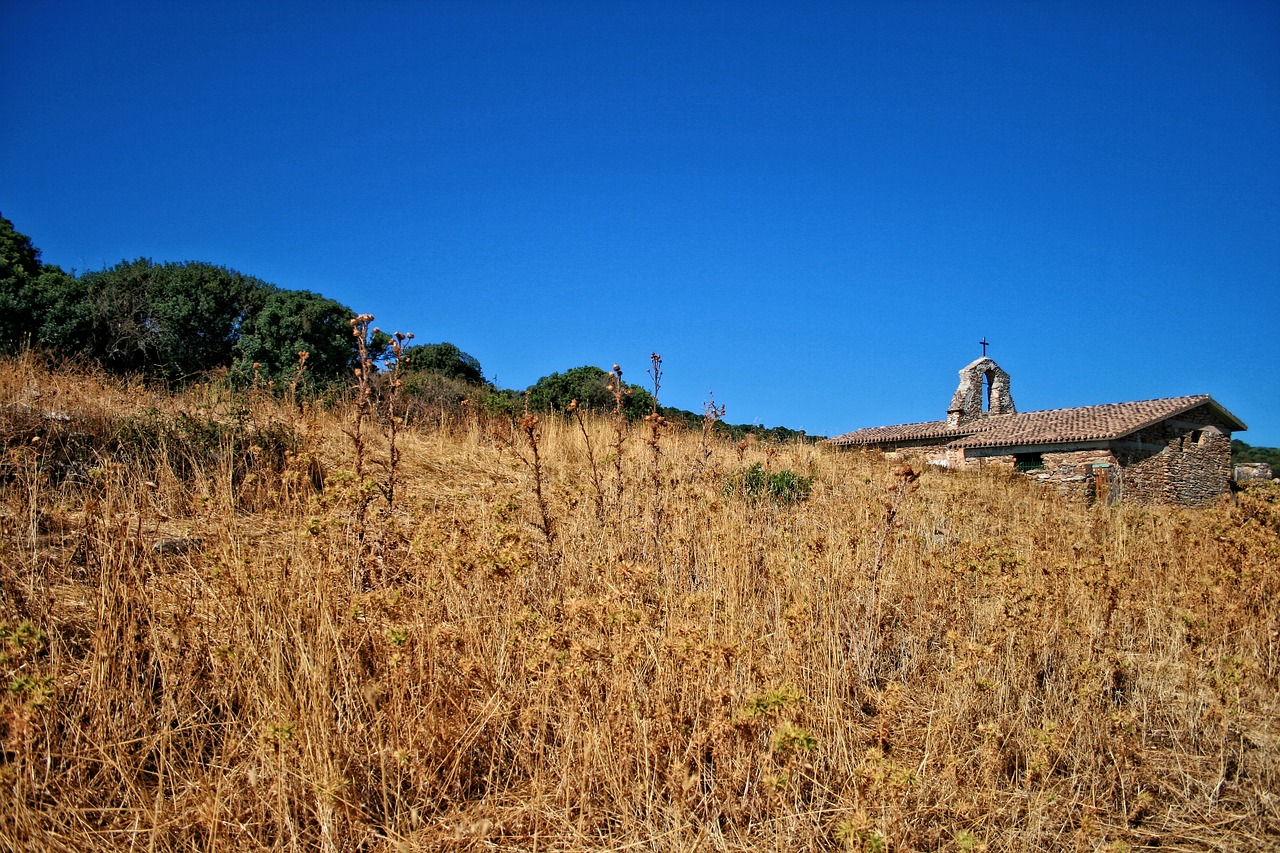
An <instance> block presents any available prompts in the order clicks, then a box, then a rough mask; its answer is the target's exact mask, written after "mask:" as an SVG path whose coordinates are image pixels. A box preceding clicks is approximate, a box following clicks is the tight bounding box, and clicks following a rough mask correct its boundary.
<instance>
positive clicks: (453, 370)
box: [404, 342, 484, 385]
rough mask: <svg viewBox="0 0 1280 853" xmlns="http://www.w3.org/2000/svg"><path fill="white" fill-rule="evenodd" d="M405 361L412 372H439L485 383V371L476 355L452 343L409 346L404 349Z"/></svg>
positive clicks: (451, 377) (471, 381)
mask: <svg viewBox="0 0 1280 853" xmlns="http://www.w3.org/2000/svg"><path fill="white" fill-rule="evenodd" d="M404 363H405V368H406V369H407V370H408V371H409V372H411V373H437V374H439V375H441V376H447V377H449V378H450V379H460V380H462V381H463V382H468V383H470V384H472V385H482V384H484V372H483V371H482V370H481V369H480V362H479V361H478V360H477V359H476V357H475V356H473V355H469V354H467V353H465V352H463V351H462V350H460V349H458V348H457V347H456V346H454V345H453V344H451V343H447V342H446V343H441V344H421V345H419V346H412V347H409V348H408V349H406V350H405V351H404Z"/></svg>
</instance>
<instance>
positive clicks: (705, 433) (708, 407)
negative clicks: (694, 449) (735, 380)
mask: <svg viewBox="0 0 1280 853" xmlns="http://www.w3.org/2000/svg"><path fill="white" fill-rule="evenodd" d="M707 398H708V399H707V401H706V402H705V403H703V404H702V436H701V437H700V439H699V441H698V457H697V459H696V460H695V461H694V466H693V470H694V473H695V474H700V473H702V472H703V471H704V470H706V467H707V464H708V463H709V462H710V461H711V439H712V436H713V435H714V433H715V429H716V424H717V423H719V422H720V421H722V420H724V415H725V411H726V410H725V407H724V406H723V405H720V406H717V405H716V395H715V392H714V391H708V392H707Z"/></svg>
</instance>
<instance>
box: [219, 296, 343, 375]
mask: <svg viewBox="0 0 1280 853" xmlns="http://www.w3.org/2000/svg"><path fill="white" fill-rule="evenodd" d="M353 316H355V315H354V312H353V311H352V310H351V309H350V308H348V307H347V306H345V305H343V304H341V303H340V302H335V301H334V300H332V299H328V298H326V297H324V296H321V295H320V294H318V293H311V292H309V291H306V290H282V289H280V288H277V287H271V286H270V285H268V286H267V287H265V288H263V289H262V290H260V291H259V292H258V293H256V294H255V298H254V304H253V305H252V306H251V309H250V310H249V311H248V312H247V313H246V315H245V317H244V320H243V322H242V323H241V324H240V335H239V338H238V340H237V341H236V342H235V344H234V346H233V348H232V349H233V354H234V369H235V372H236V373H237V374H239V375H241V376H248V375H251V374H252V372H253V365H254V364H259V365H261V367H260V368H259V370H260V372H261V373H262V374H263V375H265V376H269V377H276V378H281V377H285V376H289V375H292V373H293V372H294V370H295V369H296V368H297V364H298V353H299V352H305V353H307V365H306V366H307V371H308V372H309V375H310V376H312V377H313V378H315V379H317V380H321V381H328V380H331V379H337V378H340V377H345V376H346V375H347V372H348V371H349V370H350V369H351V367H352V366H353V365H354V364H355V359H356V351H355V342H354V339H353V337H352V335H351V324H350V320H351V318H352V317H353Z"/></svg>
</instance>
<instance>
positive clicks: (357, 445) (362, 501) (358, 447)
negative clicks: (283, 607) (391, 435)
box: [344, 314, 374, 575]
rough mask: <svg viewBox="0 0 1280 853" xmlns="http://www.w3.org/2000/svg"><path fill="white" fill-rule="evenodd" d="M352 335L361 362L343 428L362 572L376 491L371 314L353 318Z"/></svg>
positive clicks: (357, 567)
mask: <svg viewBox="0 0 1280 853" xmlns="http://www.w3.org/2000/svg"><path fill="white" fill-rule="evenodd" d="M350 322H351V335H352V337H353V338H355V342H356V355H357V358H358V359H359V364H358V365H357V366H356V367H355V368H354V369H353V372H354V373H355V379H356V385H355V393H356V398H355V402H354V405H353V406H352V408H351V423H350V424H349V425H348V426H347V427H346V428H345V429H344V432H345V433H346V434H347V436H348V437H349V438H350V439H351V444H352V446H353V448H354V450H355V475H356V476H355V479H356V498H355V516H356V554H355V561H354V570H355V572H356V574H357V575H358V574H360V572H361V569H362V567H363V565H364V543H365V537H366V536H367V534H368V520H367V515H368V512H369V502H370V501H372V500H373V492H372V490H371V489H370V488H369V487H368V484H366V483H365V477H364V466H365V453H366V441H365V434H364V425H365V421H367V420H369V419H370V417H371V416H372V415H373V372H374V364H373V356H372V354H371V353H370V351H369V324H370V323H372V322H373V315H372V314H361V315H359V316H357V317H352V318H351V321H350Z"/></svg>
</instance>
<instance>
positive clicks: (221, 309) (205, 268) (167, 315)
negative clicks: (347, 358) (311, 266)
mask: <svg viewBox="0 0 1280 853" xmlns="http://www.w3.org/2000/svg"><path fill="white" fill-rule="evenodd" d="M269 287H270V285H268V284H266V282H263V281H260V280H258V279H255V278H251V277H249V276H245V275H242V274H241V273H238V272H235V271H233V270H229V269H227V268H226V267H220V266H214V265H213V264H206V263H200V262H195V261H192V262H186V263H165V264H157V263H155V262H154V261H151V260H149V259H146V258H139V259H138V260H135V261H121V262H120V263H119V264H117V265H115V266H114V267H110V268H108V269H105V270H102V271H101V272H93V273H88V274H86V275H84V276H82V277H81V279H80V285H79V287H78V288H76V290H77V291H78V294H77V295H79V296H81V297H83V301H82V302H81V303H80V304H79V306H60V307H59V310H58V311H57V312H55V314H56V315H57V316H54V317H51V318H49V321H50V322H51V323H53V324H55V325H56V328H55V327H51V328H49V329H48V330H46V331H47V334H46V338H47V339H48V342H49V343H54V344H63V343H66V344H69V343H71V342H70V341H65V340H64V339H65V338H67V337H68V331H69V330H73V332H74V334H76V335H77V336H79V335H86V336H85V337H84V338H82V343H83V344H84V345H85V346H86V348H87V350H88V352H89V354H90V355H92V356H93V357H94V358H96V359H97V360H98V361H99V362H100V363H101V364H102V366H103V367H105V368H106V369H108V370H113V371H116V372H134V371H137V372H143V373H149V374H151V375H154V376H161V377H164V378H166V379H170V380H180V379H184V378H188V377H192V376H195V375H198V374H200V373H203V372H205V371H208V370H212V369H214V368H216V367H225V366H227V365H229V364H230V363H231V356H232V352H233V349H234V347H235V344H236V342H237V340H238V339H239V336H240V328H241V325H242V324H243V323H244V321H245V319H246V316H247V314H248V310H249V307H250V305H251V303H252V301H253V299H254V297H255V295H256V294H257V292H258V291H261V290H263V289H266V288H269ZM77 313H78V314H79V316H75V315H76V314H77Z"/></svg>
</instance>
